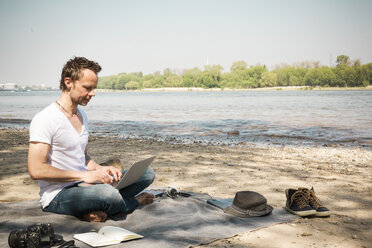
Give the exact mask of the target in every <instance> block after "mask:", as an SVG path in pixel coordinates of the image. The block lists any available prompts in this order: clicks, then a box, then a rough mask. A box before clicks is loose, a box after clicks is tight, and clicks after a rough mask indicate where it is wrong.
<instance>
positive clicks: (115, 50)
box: [0, 0, 372, 87]
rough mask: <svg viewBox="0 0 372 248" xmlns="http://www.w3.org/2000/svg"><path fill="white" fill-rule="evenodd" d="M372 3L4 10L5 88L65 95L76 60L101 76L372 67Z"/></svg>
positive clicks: (75, 1)
mask: <svg viewBox="0 0 372 248" xmlns="http://www.w3.org/2000/svg"><path fill="white" fill-rule="evenodd" d="M371 13H372V1H371V0H350V1H346V0H307V1H305V0H285V1H284V0H271V1H269V0H251V1H250V0H245V1H244V0H241V1H239V0H214V1H212V0H183V1H181V0H156V1H155V0H148V1H145V0H137V1H135V0H133V1H125V0H121V1H120V0H100V1H99V0H63V1H62V0H55V1H50V0H23V1H21V0H0V84H2V83H17V84H20V85H26V84H41V83H44V84H46V85H49V86H53V87H58V85H59V84H58V81H59V77H60V73H61V69H62V67H63V65H64V63H65V62H66V61H67V60H68V59H70V58H71V57H73V56H85V57H87V58H89V59H92V60H95V61H97V62H99V63H100V64H101V66H102V67H103V70H102V72H101V74H100V75H101V76H106V75H116V74H118V73H121V72H138V71H142V72H143V73H144V74H148V73H152V72H155V71H163V70H164V69H165V68H171V69H188V68H193V67H199V68H200V69H203V67H204V65H205V64H206V63H207V61H208V62H209V64H218V65H221V66H222V67H223V68H224V70H225V71H229V70H230V66H231V64H232V63H233V62H235V61H240V60H244V61H246V62H247V63H248V65H255V64H265V65H267V66H268V67H269V68H270V67H272V66H274V65H276V64H279V63H281V62H284V63H289V64H292V63H294V62H299V61H305V60H309V61H320V63H321V64H322V65H327V66H329V65H330V62H331V59H332V63H333V65H334V61H335V60H336V57H337V56H338V55H340V54H345V55H348V56H349V57H350V58H351V59H360V60H361V62H362V63H363V64H365V63H369V62H372V45H371V44H372V28H371V26H372V14H371Z"/></svg>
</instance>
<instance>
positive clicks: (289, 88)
mask: <svg viewBox="0 0 372 248" xmlns="http://www.w3.org/2000/svg"><path fill="white" fill-rule="evenodd" d="M304 90H305V91H308V90H309V91H312V90H315V91H348V90H372V86H371V85H370V86H367V87H309V86H277V87H264V88H250V89H230V88H208V89H205V88H199V87H165V88H144V89H140V90H138V89H137V90H116V89H96V92H127V91H133V92H187V91H304Z"/></svg>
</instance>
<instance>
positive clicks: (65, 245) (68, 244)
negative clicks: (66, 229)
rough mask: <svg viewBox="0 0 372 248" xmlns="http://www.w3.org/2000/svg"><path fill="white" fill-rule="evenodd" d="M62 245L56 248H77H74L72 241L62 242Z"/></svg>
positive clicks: (75, 247)
mask: <svg viewBox="0 0 372 248" xmlns="http://www.w3.org/2000/svg"><path fill="white" fill-rule="evenodd" d="M63 242H64V243H63V244H62V245H60V246H58V248H78V247H77V246H75V241H74V240H70V241H63Z"/></svg>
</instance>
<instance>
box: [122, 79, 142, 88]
mask: <svg viewBox="0 0 372 248" xmlns="http://www.w3.org/2000/svg"><path fill="white" fill-rule="evenodd" d="M125 88H126V89H127V90H137V89H139V88H140V83H139V82H136V81H130V82H128V83H127V84H126V85H125Z"/></svg>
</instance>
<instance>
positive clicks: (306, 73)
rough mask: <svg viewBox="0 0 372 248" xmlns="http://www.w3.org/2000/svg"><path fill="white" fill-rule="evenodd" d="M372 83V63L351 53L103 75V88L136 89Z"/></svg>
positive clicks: (246, 87)
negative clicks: (329, 58)
mask: <svg viewBox="0 0 372 248" xmlns="http://www.w3.org/2000/svg"><path fill="white" fill-rule="evenodd" d="M368 85H372V63H368V64H364V65H362V64H361V63H360V60H350V58H349V56H347V55H340V56H338V57H337V59H336V66H335V67H327V66H320V65H319V62H301V63H297V64H294V65H291V66H290V65H286V64H282V65H278V66H276V67H275V68H274V69H273V70H271V71H269V70H268V69H267V68H266V66H265V65H256V66H248V65H247V63H246V62H245V61H237V62H234V63H233V64H232V65H231V67H230V71H229V72H223V68H222V66H220V65H207V66H205V67H204V70H201V69H199V68H197V67H195V68H192V69H187V70H183V71H181V72H179V71H175V70H171V69H169V68H167V69H165V70H164V71H163V73H161V72H155V73H151V74H147V75H143V73H142V72H134V73H120V74H118V75H114V76H105V77H100V79H99V84H98V88H99V89H116V90H136V89H144V88H164V87H201V88H222V89H224V88H229V89H249V88H261V87H278V86H279V87H280V86H309V87H317V86H320V87H367V86H368Z"/></svg>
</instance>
